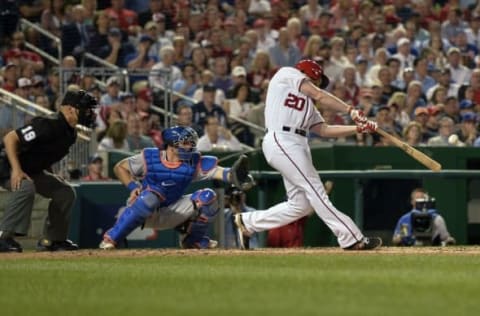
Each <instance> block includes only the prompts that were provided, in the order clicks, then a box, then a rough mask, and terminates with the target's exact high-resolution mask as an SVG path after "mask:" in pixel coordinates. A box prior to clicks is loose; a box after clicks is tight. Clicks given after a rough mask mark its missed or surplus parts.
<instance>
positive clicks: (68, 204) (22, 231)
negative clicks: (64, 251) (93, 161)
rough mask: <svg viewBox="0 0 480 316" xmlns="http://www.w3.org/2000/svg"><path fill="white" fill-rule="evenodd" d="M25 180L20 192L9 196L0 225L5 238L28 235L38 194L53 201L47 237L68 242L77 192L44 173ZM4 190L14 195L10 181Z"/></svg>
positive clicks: (46, 223)
mask: <svg viewBox="0 0 480 316" xmlns="http://www.w3.org/2000/svg"><path fill="white" fill-rule="evenodd" d="M29 176H30V178H31V179H32V180H33V181H30V180H28V179H23V180H22V183H21V185H20V189H18V190H17V191H13V192H11V193H10V194H9V197H8V199H7V203H6V204H5V212H4V214H3V218H2V221H1V222H0V231H2V235H3V234H5V235H13V234H17V235H26V234H27V232H28V228H29V226H30V219H31V215H32V208H33V201H34V199H35V193H38V194H40V195H41V196H43V197H46V198H48V199H51V201H50V203H49V205H48V215H47V218H46V219H45V224H44V228H43V234H44V237H45V238H47V239H49V240H53V241H63V240H65V239H67V234H68V227H69V224H70V214H71V209H72V205H73V203H74V201H75V191H74V190H73V188H72V187H71V186H70V185H69V184H68V183H67V182H66V181H65V180H64V179H62V178H61V177H59V176H57V175H54V174H52V173H49V172H47V171H44V172H42V173H38V174H34V175H29ZM4 187H5V188H6V189H8V190H10V191H11V187H10V180H8V181H6V183H4Z"/></svg>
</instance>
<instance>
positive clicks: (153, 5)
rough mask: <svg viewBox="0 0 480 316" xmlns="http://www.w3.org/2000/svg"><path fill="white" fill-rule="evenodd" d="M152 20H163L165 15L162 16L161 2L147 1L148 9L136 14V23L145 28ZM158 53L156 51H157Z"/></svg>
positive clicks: (158, 0) (160, 0) (155, 0)
mask: <svg viewBox="0 0 480 316" xmlns="http://www.w3.org/2000/svg"><path fill="white" fill-rule="evenodd" d="M154 18H156V19H157V20H158V19H160V18H161V19H163V20H165V15H163V14H162V0H151V1H149V8H148V10H146V11H143V12H140V13H139V14H138V23H139V24H140V25H141V26H143V27H145V25H146V24H147V22H149V21H151V20H153V19H154ZM157 52H158V50H157Z"/></svg>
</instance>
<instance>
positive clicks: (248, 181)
mask: <svg viewBox="0 0 480 316" xmlns="http://www.w3.org/2000/svg"><path fill="white" fill-rule="evenodd" d="M230 173H231V180H232V184H233V185H235V186H236V187H237V188H239V189H240V190H242V191H247V190H250V189H251V188H252V187H253V186H254V185H255V180H253V177H252V175H251V174H250V173H249V169H248V157H247V156H246V155H241V156H240V157H239V158H238V159H237V161H235V163H234V164H233V166H232V168H231V169H230Z"/></svg>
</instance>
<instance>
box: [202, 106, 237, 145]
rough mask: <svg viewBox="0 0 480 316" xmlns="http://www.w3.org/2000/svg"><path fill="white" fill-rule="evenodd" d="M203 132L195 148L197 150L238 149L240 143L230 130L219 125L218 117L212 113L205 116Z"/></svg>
mask: <svg viewBox="0 0 480 316" xmlns="http://www.w3.org/2000/svg"><path fill="white" fill-rule="evenodd" d="M204 131H205V134H204V135H203V136H202V137H200V138H199V140H198V145H197V148H198V150H199V151H240V150H242V146H241V143H240V142H239V141H238V139H237V138H236V137H235V136H234V135H233V134H232V132H231V131H230V130H229V129H227V128H225V127H223V126H220V125H219V122H218V118H217V117H216V116H214V115H209V116H207V117H206V120H205V126H204Z"/></svg>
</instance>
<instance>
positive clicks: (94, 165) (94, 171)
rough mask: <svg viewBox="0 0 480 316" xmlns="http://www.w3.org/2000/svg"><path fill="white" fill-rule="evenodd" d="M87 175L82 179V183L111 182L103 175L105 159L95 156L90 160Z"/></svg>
mask: <svg viewBox="0 0 480 316" xmlns="http://www.w3.org/2000/svg"><path fill="white" fill-rule="evenodd" d="M87 172H88V173H87V175H86V176H84V177H82V179H81V180H82V181H109V180H111V179H110V178H109V177H106V176H104V175H103V158H102V157H101V156H98V155H96V156H93V157H90V159H89V160H88V166H87Z"/></svg>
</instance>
